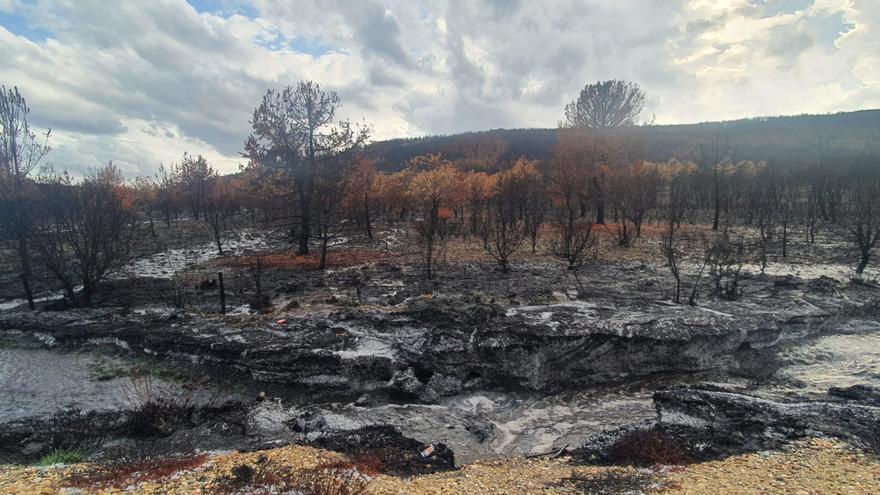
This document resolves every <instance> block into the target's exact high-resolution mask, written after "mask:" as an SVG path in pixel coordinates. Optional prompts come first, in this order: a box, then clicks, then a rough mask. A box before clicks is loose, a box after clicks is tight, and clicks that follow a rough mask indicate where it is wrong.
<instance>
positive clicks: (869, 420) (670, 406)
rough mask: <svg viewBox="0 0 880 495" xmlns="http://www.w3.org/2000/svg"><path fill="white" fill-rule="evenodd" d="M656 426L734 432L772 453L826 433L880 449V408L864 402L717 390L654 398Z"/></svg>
mask: <svg viewBox="0 0 880 495" xmlns="http://www.w3.org/2000/svg"><path fill="white" fill-rule="evenodd" d="M654 405H655V407H656V408H657V414H658V424H660V425H662V426H666V425H670V426H684V427H687V428H692V429H696V430H703V431H706V432H708V433H710V434H708V435H707V436H710V437H711V436H717V435H725V434H729V432H736V433H737V434H738V435H741V438H742V440H741V441H740V442H739V443H741V444H742V445H747V446H749V447H752V448H774V447H778V446H779V445H781V444H782V443H784V442H786V441H789V440H793V439H799V438H803V437H806V436H810V435H816V434H824V435H828V436H834V437H838V438H843V439H846V440H850V441H853V442H856V443H859V444H861V445H863V446H865V447H867V448H869V449H876V448H877V447H878V446H880V407H876V406H871V405H867V404H860V403H849V402H846V403H839V402H819V401H804V402H776V401H771V400H766V399H760V398H757V397H752V396H749V395H744V394H738V393H732V392H722V391H717V390H700V389H681V390H671V391H661V392H655V393H654Z"/></svg>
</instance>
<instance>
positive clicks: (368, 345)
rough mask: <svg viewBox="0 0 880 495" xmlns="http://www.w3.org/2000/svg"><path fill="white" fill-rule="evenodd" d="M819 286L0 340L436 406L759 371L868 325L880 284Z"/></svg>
mask: <svg viewBox="0 0 880 495" xmlns="http://www.w3.org/2000/svg"><path fill="white" fill-rule="evenodd" d="M819 282H822V283H826V284H827V283H829V282H827V281H825V282H823V281H822V280H818V281H812V282H810V284H806V285H807V288H806V289H802V290H798V291H796V292H792V290H789V289H787V288H785V287H782V288H779V287H776V286H774V285H773V283H767V284H766V285H767V287H765V288H764V289H762V290H760V291H756V296H755V297H750V298H748V299H745V300H741V301H723V300H713V301H706V303H705V304H704V305H702V306H698V307H694V306H687V305H673V304H668V303H664V302H662V301H659V302H654V301H640V300H638V299H636V298H634V297H613V296H609V297H605V298H595V299H591V300H589V301H568V300H564V301H559V302H555V303H550V304H545V305H533V306H509V307H503V306H501V305H498V304H494V303H491V302H485V301H481V300H478V299H476V300H475V299H473V298H467V297H464V296H435V297H433V298H415V299H412V300H409V301H407V302H405V303H402V304H400V305H397V306H395V307H391V308H372V307H360V308H350V309H340V310H338V311H336V312H332V313H330V314H314V315H308V314H306V315H286V316H284V320H285V323H284V324H278V323H276V318H277V317H272V318H268V317H263V318H255V317H253V316H248V317H240V316H226V317H222V316H218V315H191V314H186V313H183V312H162V313H147V314H134V313H130V312H124V311H121V310H112V309H102V310H70V311H64V312H41V313H27V312H13V313H7V314H0V329H3V330H6V331H5V332H0V336H2V338H4V339H13V340H14V339H30V340H39V341H41V342H43V343H45V344H47V345H58V346H64V347H88V346H91V345H95V344H102V345H106V344H111V345H114V346H117V347H119V348H120V349H123V350H125V351H129V352H134V353H146V354H150V355H156V356H161V357H168V358H177V359H183V360H186V361H187V362H195V363H201V364H206V365H216V366H221V367H223V368H224V369H234V370H238V371H240V372H241V373H245V374H247V375H249V376H250V377H252V378H254V379H256V380H259V381H266V382H274V383H281V384H287V385H297V386H303V385H304V386H314V387H320V388H322V389H338V390H344V391H349V392H352V393H361V392H372V391H385V392H388V393H391V394H395V395H398V396H400V397H401V398H403V399H408V400H420V401H423V402H434V401H436V400H438V398H440V397H441V396H450V395H455V394H458V393H460V392H462V391H463V390H486V389H526V390H537V391H545V392H550V391H558V390H564V389H568V388H573V387H583V386H592V385H599V384H607V383H615V382H623V381H626V380H630V379H635V378H639V377H644V376H649V375H655V374H663V373H689V372H700V371H707V370H711V371H719V372H725V373H734V374H740V375H745V376H752V377H764V376H768V375H770V374H772V373H773V372H774V371H775V370H776V363H775V361H774V354H775V352H774V349H775V348H776V347H777V346H780V345H787V344H789V343H791V342H795V341H798V340H800V339H805V338H809V337H814V336H818V335H823V334H829V333H838V332H846V333H853V332H868V331H877V330H878V329H880V323H878V321H877V320H878V315H880V312H878V311H877V307H878V296H880V292H878V291H877V290H874V289H871V288H860V287H858V286H854V285H847V286H843V287H834V288H833V290H828V289H827V288H821V287H820V288H819V289H817V290H811V284H815V283H819ZM799 283H800V282H799ZM820 289H821V290H820ZM780 291H782V292H781V293H780ZM793 294H794V295H793Z"/></svg>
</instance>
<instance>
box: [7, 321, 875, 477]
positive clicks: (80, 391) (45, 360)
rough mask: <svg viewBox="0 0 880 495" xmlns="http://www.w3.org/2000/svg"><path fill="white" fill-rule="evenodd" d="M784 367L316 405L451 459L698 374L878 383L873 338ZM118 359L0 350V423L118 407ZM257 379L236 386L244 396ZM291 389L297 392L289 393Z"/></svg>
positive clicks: (550, 439) (806, 352)
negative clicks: (73, 409)
mask: <svg viewBox="0 0 880 495" xmlns="http://www.w3.org/2000/svg"><path fill="white" fill-rule="evenodd" d="M780 357H781V359H782V361H783V363H784V366H783V368H781V369H780V370H779V371H778V372H777V374H776V376H775V377H773V379H772V380H770V381H768V383H766V384H757V385H756V384H754V383H748V382H746V381H745V380H736V379H732V378H729V377H706V376H682V377H665V378H660V379H655V380H650V381H645V382H641V383H632V384H629V385H627V386H620V387H611V388H606V389H601V390H598V389H591V390H581V391H568V392H564V393H560V394H539V393H504V392H481V393H471V394H465V395H461V396H457V397H451V398H447V399H445V400H443V401H442V402H441V403H440V404H433V405H425V404H379V405H374V406H368V407H356V406H354V405H352V404H350V403H349V402H350V400H334V401H332V402H324V401H326V400H327V399H326V398H324V399H322V400H321V402H323V404H322V405H320V406H319V408H320V409H321V410H323V412H324V414H325V415H326V419H327V422H328V424H329V426H331V427H342V428H354V427H358V426H363V425H367V424H374V423H386V424H393V425H396V426H398V427H400V429H401V430H402V431H403V432H404V434H407V435H409V436H412V437H414V438H418V439H420V440H423V441H426V442H444V443H446V444H448V445H450V446H451V447H452V448H453V450H454V451H455V452H456V457H457V460H458V461H459V462H468V461H469V460H472V459H475V458H480V457H492V456H498V455H510V454H526V453H535V452H544V451H548V450H551V449H553V448H558V447H561V446H563V445H565V444H569V445H578V444H580V443H581V442H582V441H583V439H584V438H586V437H588V436H589V435H591V434H593V433H596V432H599V431H601V430H603V429H607V428H611V427H614V426H616V425H621V424H625V423H629V422H633V421H637V420H641V419H649V418H652V417H654V408H653V405H652V403H651V394H652V392H653V391H654V390H656V389H657V388H659V387H661V386H664V385H676V384H682V383H691V382H695V381H701V380H704V381H705V380H709V381H715V382H722V383H724V384H726V385H729V386H733V387H737V388H742V389H744V390H747V391H749V392H752V393H759V394H761V395H764V396H769V397H783V396H799V397H820V396H823V395H824V394H825V391H826V390H827V389H828V387H831V386H842V387H845V386H849V385H854V384H858V383H864V384H870V385H875V386H880V334H877V333H874V334H865V335H832V336H826V337H822V338H819V339H815V340H812V341H809V342H806V343H804V344H801V345H799V346H797V347H793V348H790V349H787V350H784V351H782V352H781V353H780ZM127 364H130V363H126V362H125V361H123V360H121V359H119V358H111V357H104V356H102V357H96V356H93V355H90V354H84V353H57V352H52V351H47V350H27V349H10V348H4V349H0V421H9V420H14V419H20V418H23V417H27V416H33V415H45V414H51V413H52V412H54V411H56V410H58V409H60V408H62V407H64V406H66V405H68V404H71V403H74V404H76V405H77V406H78V407H80V408H82V409H85V410H102V409H114V408H124V407H126V406H127V403H126V399H125V392H124V389H125V387H126V385H127V383H129V382H128V379H127V378H112V379H108V380H100V379H98V375H99V374H100V373H96V369H106V368H107V367H108V366H109V367H113V366H118V367H124V366H126V365H127ZM263 386H264V385H263V384H248V385H246V386H245V388H246V389H249V390H250V391H251V392H255V391H256V390H259V389H261V387H263ZM297 395H299V394H297ZM305 405H310V406H315V404H314V403H313V402H312V400H310V399H309V397H308V396H305V395H299V397H298V398H296V399H294V398H291V397H288V399H286V400H285V401H283V404H282V405H281V406H279V407H281V408H282V409H283V411H279V412H281V413H282V414H281V417H291V416H295V415H296V414H297V411H298V410H300V409H301V408H302V407H304V406H305Z"/></svg>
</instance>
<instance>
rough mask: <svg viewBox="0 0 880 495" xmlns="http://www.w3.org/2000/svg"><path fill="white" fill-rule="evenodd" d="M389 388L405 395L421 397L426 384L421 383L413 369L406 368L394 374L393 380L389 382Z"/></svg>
mask: <svg viewBox="0 0 880 495" xmlns="http://www.w3.org/2000/svg"><path fill="white" fill-rule="evenodd" d="M388 387H389V388H391V389H392V390H395V391H398V392H403V393H405V394H409V395H419V393H420V392H422V390H423V389H424V388H425V384H424V383H422V382H421V381H419V378H418V377H417V376H416V373H415V370H413V368H406V369H403V370H398V371H395V372H394V375H393V376H392V377H391V380H389V381H388Z"/></svg>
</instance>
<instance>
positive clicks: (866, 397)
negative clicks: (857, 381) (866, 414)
mask: <svg viewBox="0 0 880 495" xmlns="http://www.w3.org/2000/svg"><path fill="white" fill-rule="evenodd" d="M828 395H831V396H833V397H839V398H841V399H846V400H853V401H858V402H864V403H866V404H870V405H872V406H878V407H880V388H878V387H873V386H871V385H853V386H851V387H846V388H840V387H831V388H829V389H828Z"/></svg>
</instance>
